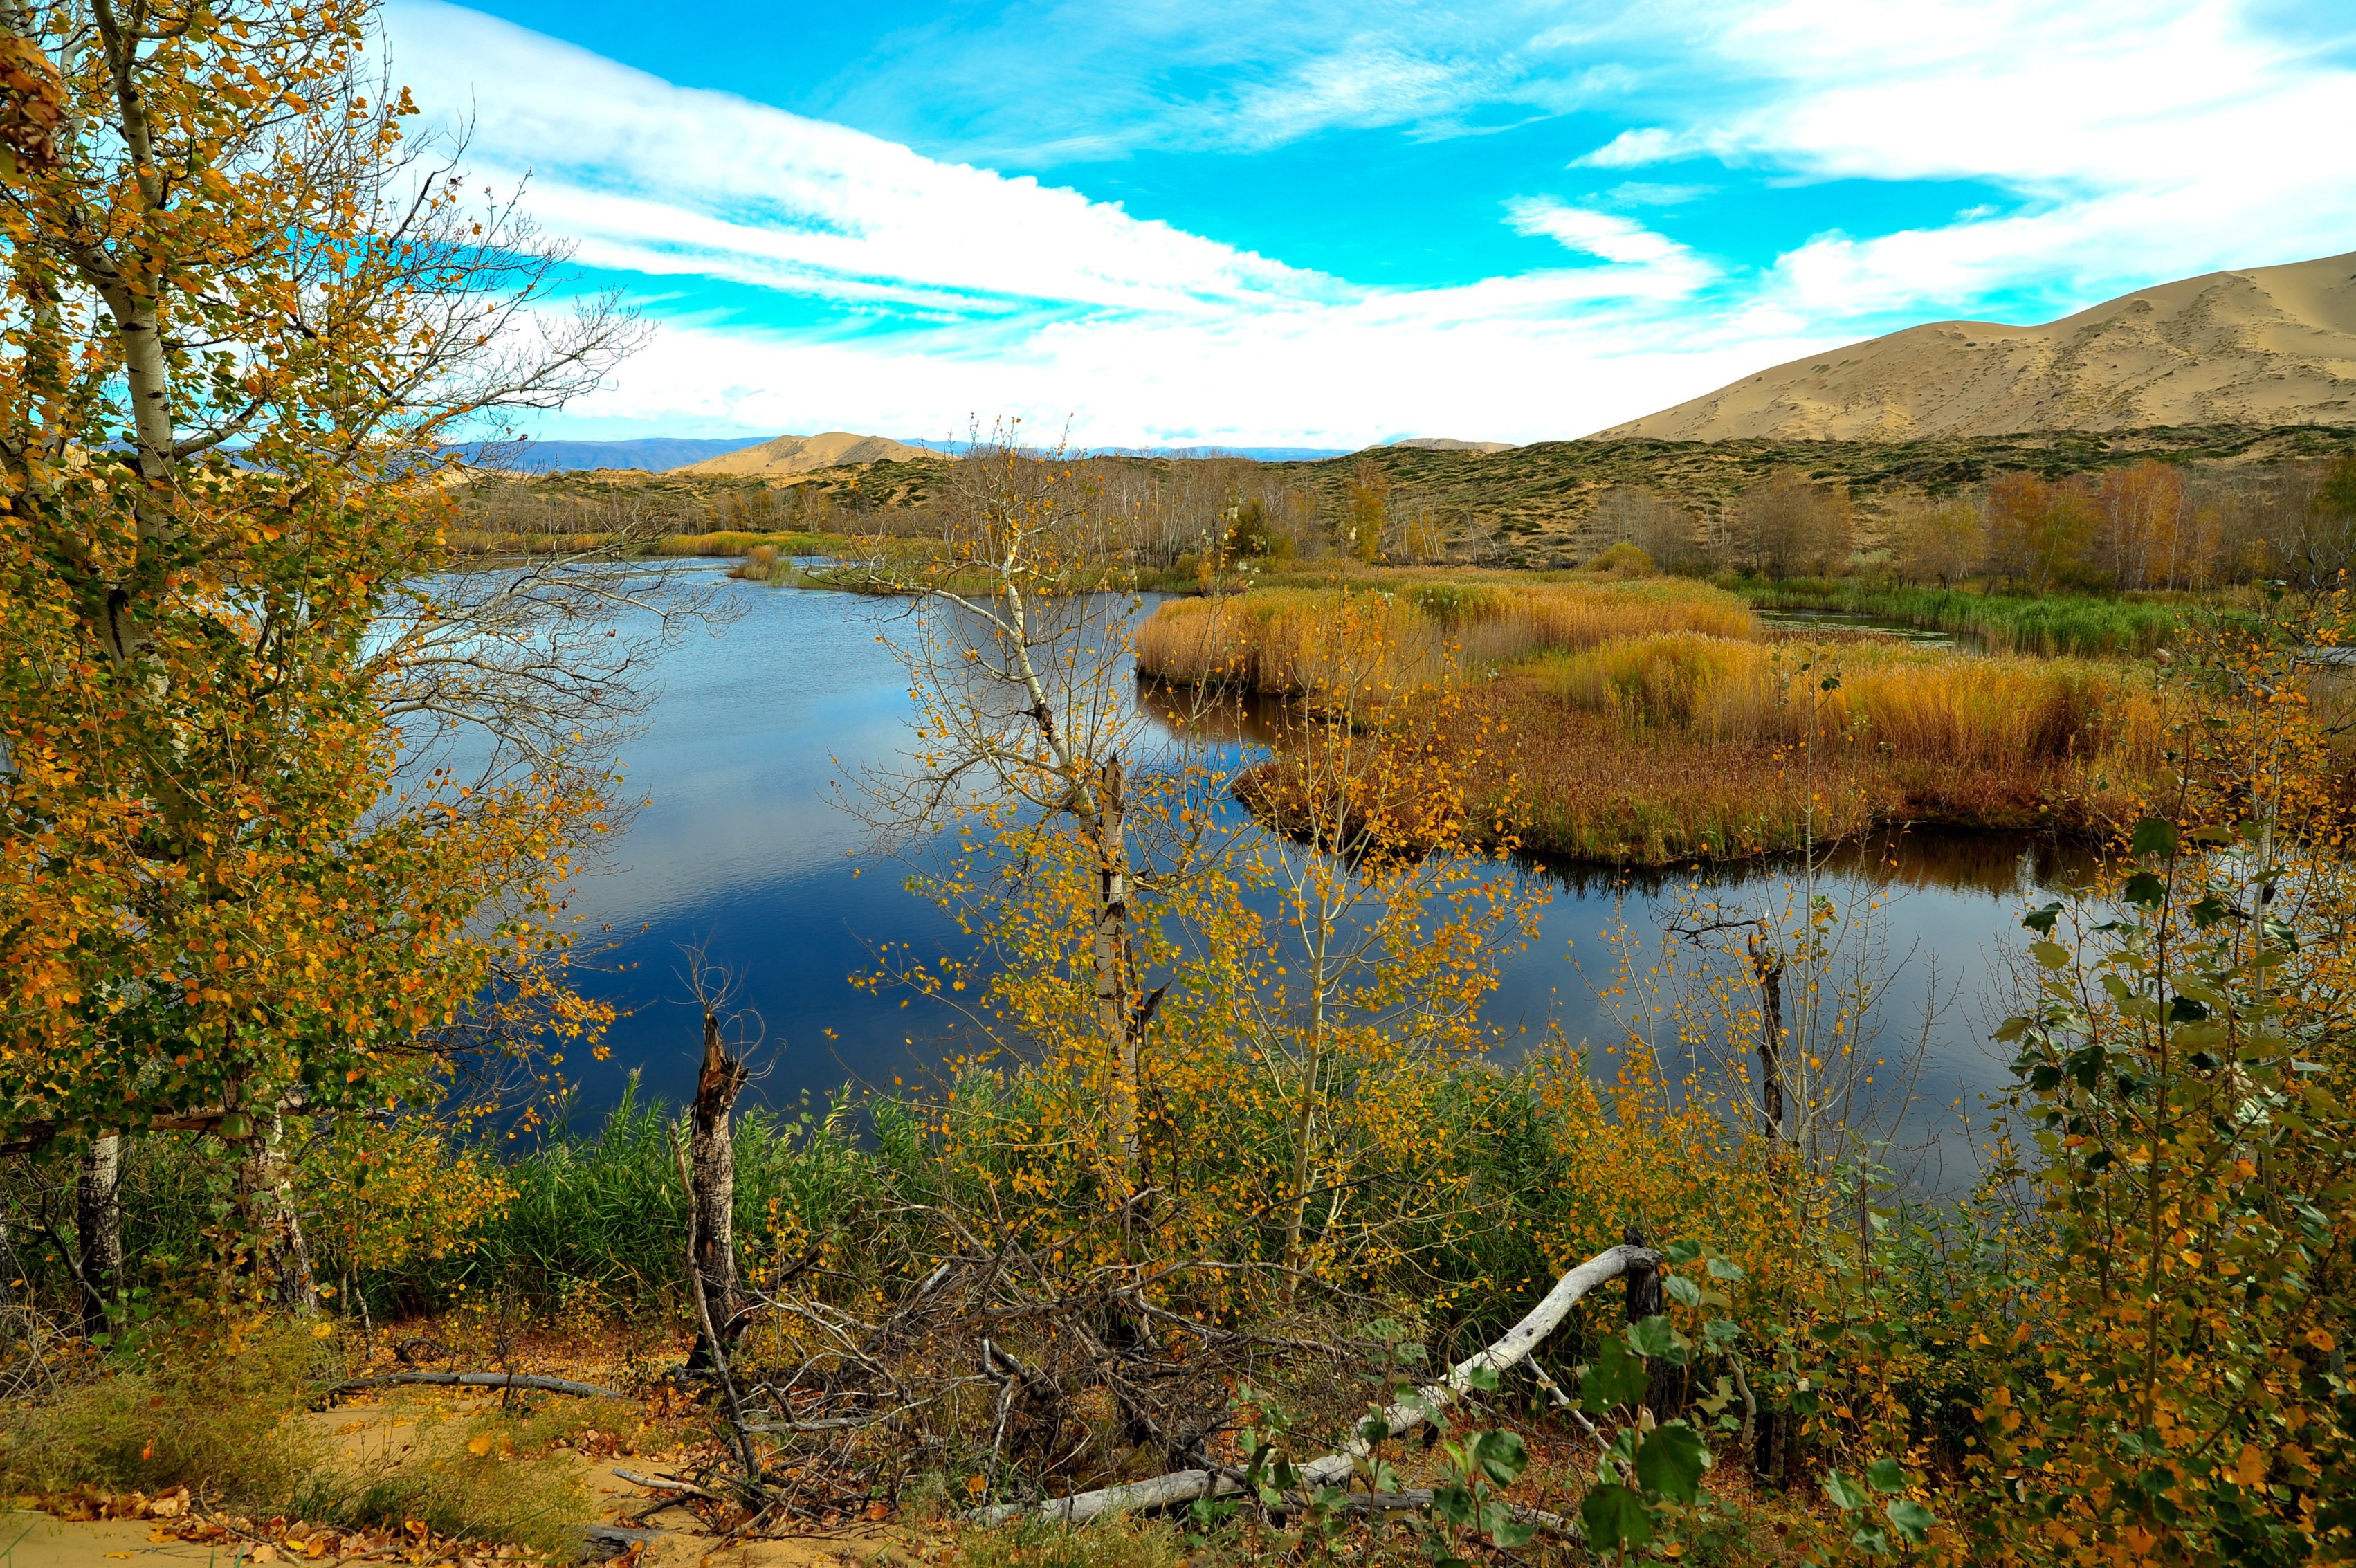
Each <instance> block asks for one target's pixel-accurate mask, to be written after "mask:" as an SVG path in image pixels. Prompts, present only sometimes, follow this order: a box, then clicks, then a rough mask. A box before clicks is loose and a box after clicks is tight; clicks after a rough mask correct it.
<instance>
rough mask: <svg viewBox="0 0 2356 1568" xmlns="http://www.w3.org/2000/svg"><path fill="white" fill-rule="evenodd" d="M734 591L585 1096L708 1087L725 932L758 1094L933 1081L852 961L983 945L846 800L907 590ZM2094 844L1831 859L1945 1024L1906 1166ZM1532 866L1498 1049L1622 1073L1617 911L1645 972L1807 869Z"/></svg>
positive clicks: (675, 680)
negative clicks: (689, 986)
mask: <svg viewBox="0 0 2356 1568" xmlns="http://www.w3.org/2000/svg"><path fill="white" fill-rule="evenodd" d="M723 592H725V593H727V594H729V595H731V596H733V598H734V601H735V603H736V605H737V607H738V608H739V609H740V610H741V614H740V615H738V617H737V618H734V619H733V620H730V621H727V622H725V623H724V624H721V625H718V626H716V627H714V628H712V629H710V630H709V631H708V632H700V633H697V634H694V635H691V636H690V637H689V638H687V639H684V640H682V641H680V642H678V643H676V644H674V645H672V646H671V647H669V649H668V650H665V651H664V652H663V653H662V654H661V656H660V658H659V671H658V675H659V682H660V686H661V694H660V698H659V702H658V703H657V704H656V706H655V708H654V710H653V714H652V715H651V721H650V723H649V724H648V726H647V728H646V729H645V730H644V731H643V733H641V734H640V735H638V736H637V737H635V738H634V739H633V740H632V741H631V742H630V744H629V745H628V746H627V747H626V750H625V752H624V754H623V757H622V763H623V768H624V770H625V773H626V779H627V781H628V789H629V791H630V794H631V795H632V796H633V797H634V798H642V799H644V800H646V801H647V802H648V803H647V804H646V805H645V807H644V808H643V809H642V810H640V811H638V812H637V816H636V818H635V820H634V821H633V822H632V823H631V825H630V827H629V829H628V832H626V835H624V836H623V838H622V839H621V841H620V842H619V843H617V844H616V846H615V848H614V850H613V851H612V853H611V854H610V857H609V859H608V862H607V864H606V865H605V866H604V867H603V868H602V869H600V870H599V871H597V872H596V873H594V874H593V875H589V876H588V877H586V878H584V881H583V882H582V883H581V884H580V886H579V888H578V893H577V896H576V897H575V899H574V903H573V911H574V913H576V914H577V915H579V916H581V917H582V918H583V927H582V936H583V940H582V946H583V949H584V951H589V952H592V953H595V952H597V951H598V950H600V949H602V950H603V952H602V956H600V957H598V958H597V959H596V964H597V967H596V968H595V969H594V970H593V971H592V972H588V973H585V974H584V975H583V976H582V977H581V978H582V980H583V982H584V988H585V989H587V990H589V991H590V992H591V993H593V994H596V995H599V996H602V997H605V998H606V999H608V1000H611V1001H613V1002H615V1003H616V1004H618V1005H620V1006H621V1007H623V1008H626V1009H628V1012H627V1013H626V1015H625V1016H624V1017H622V1018H621V1019H620V1020H619V1021H618V1022H617V1023H616V1026H615V1027H614V1030H613V1032H612V1035H611V1036H610V1040H611V1044H612V1047H613V1050H612V1056H611V1060H610V1061H608V1062H606V1063H604V1064H588V1063H584V1062H580V1061H575V1062H573V1064H571V1069H572V1070H573V1076H574V1080H575V1082H576V1083H577V1084H578V1086H579V1089H580V1103H581V1109H582V1110H583V1111H584V1112H589V1113H594V1112H596V1111H597V1110H600V1109H602V1108H603V1107H605V1106H607V1105H610V1104H611V1103H613V1101H615V1100H616V1098H618V1096H619V1095H620V1093H621V1092H622V1089H623V1085H624V1083H625V1081H626V1079H625V1075H626V1073H628V1072H630V1071H634V1070H635V1071H637V1072H640V1073H641V1074H642V1076H643V1080H644V1082H645V1085H646V1088H647V1089H648V1090H649V1091H651V1092H654V1093H657V1094H660V1095H662V1096H664V1097H666V1098H669V1099H672V1100H677V1099H679V1098H681V1097H682V1096H683V1095H684V1093H685V1091H686V1090H687V1089H688V1088H689V1086H690V1084H691V1080H692V1076H693V1063H694V1058H695V1055H696V1050H697V1046H698V1031H697V1027H696V1020H695V1017H694V1015H692V1014H691V1012H690V1011H689V1010H688V1009H687V1008H686V1007H684V1006H682V1005H680V1004H679V1003H678V1000H677V999H678V997H679V996H680V993H681V987H680V982H679V979H678V973H679V971H680V967H681V963H682V959H681V955H680V946H681V944H684V943H691V942H700V943H702V944H704V946H705V947H706V949H707V950H708V953H709V956H710V958H711V960H712V961H714V962H716V963H720V964H723V965H726V966H727V967H729V968H730V969H732V970H733V971H734V972H735V973H736V974H737V976H738V977H739V980H740V983H741V985H742V993H741V1001H742V1004H744V1005H745V1006H747V1007H750V1008H751V1009H753V1010H754V1011H755V1012H756V1013H757V1014H758V1015H759V1016H760V1018H761V1020H762V1021H763V1024H764V1025H765V1026H766V1047H765V1050H764V1052H763V1056H762V1059H763V1060H764V1062H765V1063H766V1067H767V1071H766V1077H765V1078H764V1079H762V1080H761V1081H760V1083H759V1084H758V1085H757V1086H756V1088H755V1090H754V1091H753V1092H754V1096H755V1098H756V1099H759V1100H764V1101H767V1102H768V1103H770V1104H772V1105H777V1106H785V1105H790V1104H793V1103H795V1102H796V1101H798V1099H799V1097H800V1096H802V1095H803V1094H805V1093H808V1094H809V1095H810V1096H811V1097H812V1098H813V1099H814V1100H816V1101H824V1100H826V1099H827V1098H828V1097H830V1096H831V1095H832V1094H834V1093H835V1092H837V1091H838V1090H841V1089H842V1088H843V1087H844V1086H845V1085H846V1084H849V1085H866V1086H879V1085H880V1086H886V1087H888V1086H889V1085H890V1084H891V1083H892V1081H893V1080H894V1078H895V1077H896V1078H903V1079H910V1080H911V1081H913V1080H915V1079H917V1078H919V1077H921V1076H922V1075H924V1074H925V1073H926V1071H927V1070H928V1069H929V1068H930V1067H931V1065H932V1064H933V1063H934V1062H936V1061H937V1060H938V1059H939V1058H941V1057H942V1056H943V1055H944V1054H945V1053H946V1052H947V1051H948V1050H951V1049H956V1048H958V1045H957V1043H956V1039H957V1037H956V1036H955V1033H954V1026H953V1020H952V1019H950V1018H949V1017H948V1016H947V1015H942V1014H928V1013H926V1012H925V1011H923V1010H922V1004H912V1005H910V1006H907V1007H903V1006H902V1005H901V1003H900V999H899V998H898V997H897V996H895V995H891V994H884V995H878V994H875V993H872V992H869V991H866V990H863V989H862V988H860V987H859V986H857V985H855V984H853V983H852V979H851V977H852V976H853V975H854V974H856V973H858V972H862V971H864V970H866V969H868V968H870V967H872V963H873V949H874V947H875V945H876V944H879V943H884V942H889V943H894V944H901V943H905V944H909V945H910V946H911V947H913V948H914V950H916V954H917V955H919V956H926V957H929V956H932V955H936V954H944V953H949V954H966V953H969V952H970V950H971V948H970V941H969V939H966V938H964V937H962V936H961V935H960V933H958V931H957V930H956V929H955V928H954V927H953V926H952V925H951V924H950V923H949V921H948V919H947V918H945V917H944V916H942V915H941V914H940V912H939V911H937V909H936V908H933V906H931V905H930V904H928V903H927V902H926V901H924V900H923V899H921V898H919V897H916V896H914V895H912V894H911V893H909V892H907V891H906V890H905V887H904V886H903V882H904V879H905V868H903V867H901V866H899V865H896V864H894V863H893V862H890V861H888V860H881V859H878V858H875V857H873V855H871V854H868V849H869V834H868V830H867V829H866V828H865V827H864V826H863V824H862V822H860V821H859V820H858V819H857V817H856V816H854V815H853V814H852V813H851V811H848V810H846V809H845V806H844V804H843V800H842V796H841V791H842V790H843V789H847V788H852V787H854V786H853V785H851V783H850V782H849V780H850V779H851V777H852V776H853V775H855V773H856V770H857V769H858V768H860V767H861V766H862V765H863V764H870V763H879V762H889V761H891V760H892V759H893V758H894V757H897V756H899V755H900V753H901V751H902V748H903V747H904V746H905V740H906V725H907V721H908V717H909V714H910V702H909V697H908V690H907V677H906V674H905V671H904V670H903V668H902V666H901V664H900V663H899V661H898V660H897V659H896V658H895V657H894V652H893V647H892V644H893V641H894V639H896V638H899V637H901V636H903V635H904V634H905V630H906V628H907V622H906V619H905V608H904V607H902V606H899V605H897V604H894V603H893V602H889V601H881V600H875V599H869V598H862V597H857V596H849V595H841V594H831V593H817V592H808V591H798V590H792V589H773V588H768V587H765V586H763V585H755V584H743V585H738V584H730V585H727V587H726V588H725V589H724V590H723ZM2076 865H2077V863H2076V861H2075V860H2074V858H2073V857H2072V855H2071V854H2069V853H2067V852H2066V851H2065V850H2063V849H2061V847H2060V846H2057V845H2054V844H2052V843H2050V842H2039V841H2035V840H2031V839H2027V838H2003V837H1998V838H1991V837H1987V836H1985V835H1980V836H1966V835H1959V834H1934V833H1928V832H1921V833H1914V834H1909V835H1906V836H1905V837H1904V838H1903V839H1901V840H1900V841H1899V842H1898V843H1897V844H1896V845H1895V847H1894V849H1893V848H1890V847H1888V846H1885V847H1883V848H1882V849H1880V850H1878V851H1876V852H1874V853H1870V854H1858V853H1856V852H1849V853H1846V854H1841V855H1839V856H1837V857H1836V858H1835V860H1834V861H1833V863H1832V864H1831V865H1828V866H1826V867H1824V868H1822V869H1820V870H1819V871H1818V873H1817V878H1816V880H1817V883H1818V885H1819V890H1820V891H1822V892H1824V893H1826V894H1827V895H1829V896H1830V897H1834V898H1835V900H1836V901H1837V903H1840V904H1843V905H1844V906H1849V905H1857V906H1861V905H1863V904H1865V903H1868V902H1871V903H1873V904H1874V905H1875V906H1876V907H1877V913H1876V914H1875V916H1874V917H1873V925H1872V931H1871V936H1872V939H1873V940H1872V942H1871V944H1870V945H1871V947H1872V948H1873V949H1874V950H1875V952H1876V955H1877V956H1876V957H1875V958H1874V961H1875V962H1877V963H1879V964H1882V965H1885V966H1890V967H1893V968H1894V969H1895V971H1896V974H1895V979H1894V981H1893V983H1891V985H1890V989H1889V991H1888V992H1887V993H1886V995H1887V1004H1886V1011H1885V1012H1884V1014H1883V1015H1882V1016H1883V1023H1884V1032H1883V1034H1882V1036H1881V1037H1880V1038H1879V1040H1877V1041H1876V1042H1874V1044H1873V1046H1872V1047H1871V1048H1872V1049H1874V1050H1877V1051H1879V1052H1881V1053H1883V1055H1885V1056H1887V1057H1888V1058H1891V1059H1892V1060H1894V1061H1902V1060H1903V1059H1904V1058H1906V1057H1907V1056H1908V1055H1909V1054H1911V1050H1912V1042H1914V1041H1916V1040H1921V1041H1923V1042H1925V1043H1926V1045H1927V1051H1926V1052H1925V1053H1924V1059H1923V1064H1922V1071H1921V1074H1920V1076H1919V1079H1917V1080H1916V1082H1917V1094H1918V1097H1919V1100H1920V1103H1919V1104H1918V1106H1917V1108H1916V1109H1915V1110H1914V1111H1913V1112H1912V1113H1910V1114H1909V1115H1908V1116H1907V1117H1906V1118H1905V1122H1906V1128H1905V1133H1904V1135H1903V1136H1902V1137H1901V1140H1900V1142H1901V1144H1907V1145H1920V1148H1919V1149H1918V1150H1917V1152H1916V1153H1914V1154H1912V1155H1902V1156H1901V1157H1897V1158H1894V1159H1893V1163H1895V1164H1900V1165H1908V1164H1909V1163H1910V1162H1912V1163H1913V1164H1914V1165H1917V1166H1919V1167H1920V1168H1919V1169H1918V1170H1917V1174H1918V1176H1920V1178H1921V1179H1922V1180H1924V1181H1925V1182H1927V1183H1928V1184H1929V1185H1932V1186H1935V1187H1952V1186H1954V1184H1955V1183H1956V1182H1957V1181H1958V1180H1959V1179H1962V1178H1964V1177H1965V1176H1966V1174H1967V1173H1966V1170H1965V1166H1967V1165H1968V1161H1969V1154H1968V1141H1967V1140H1963V1139H1959V1138H1957V1137H1955V1136H1954V1135H1952V1133H1950V1132H1949V1131H1948V1129H1949V1126H1950V1116H1951V1113H1950V1112H1948V1111H1947V1107H1949V1106H1950V1105H1951V1104H1952V1103H1953V1102H1954V1101H1957V1100H1958V1099H1961V1100H1964V1101H1965V1102H1967V1103H1971V1102H1975V1101H1976V1097H1977V1096H1979V1095H1981V1094H1983V1093H1986V1092H1989V1091H1993V1090H1996V1089H1997V1088H1998V1087H2000V1086H2001V1084H2002V1082H2003V1080H2004V1076H2005V1074H2004V1068H2003V1058H2002V1057H2000V1056H1999V1055H1998V1054H1997V1047H1990V1046H1988V1045H1987V1044H1986V1043H1985V1042H1986V1039H1987V1035H1988V1033H1989V1031H1990V1029H1991V1027H1992V1026H1993V1025H1994V1023H1995V1021H1996V1020H1997V1019H1998V1018H2000V1017H2001V1016H2003V1015H2004V1013H2005V1012H2006V1011H2008V1007H2007V1006H2006V1001H2005V994H2006V993H2005V990H2004V977H2005V975H2006V973H2007V972H2008V966H2007V964H2006V961H2005V959H2004V954H2005V952H2006V951H2007V950H2008V949H2009V948H2010V946H2011V945H2012V939H2013V937H2014V935H2015V934H2016V933H2017V930H2018V922H2019V912H2020V909H2021V907H2022V905H2023V903H2024V901H2025V900H2026V899H2027V898H2028V897H2029V895H2030V894H2032V893H2033V892H2035V891H2036V889H2037V888H2038V887H2039V886H2043V885H2046V884H2049V883H2051V882H2053V881H2054V880H2056V879H2057V878H2061V877H2065V876H2067V875H2070V874H2072V871H2073V870H2074V869H2076ZM1517 874H1518V875H1524V876H1526V877H1528V878H1530V879H1531V881H1532V883H1533V884H1534V886H1537V887H1539V888H1540V889H1542V890H1543V891H1545V892H1546V893H1547V895H1548V902H1547V905H1546V907H1545V908H1544V910H1543V913H1542V915H1541V917H1540V924H1539V929H1538V933H1537V938H1536V940H1533V941H1531V942H1530V943H1529V944H1528V945H1527V946H1526V948H1524V949H1523V950H1520V951H1518V952H1515V953H1512V954H1510V955H1508V957H1507V958H1506V960H1505V970H1504V974H1503V981H1502V984H1501V986H1500V988H1499V990H1498V992H1497V993H1496V995H1495V996H1494V998H1493V1000H1492V1002H1491V1004H1490V1005H1489V1009H1488V1011H1489V1013H1490V1015H1491V1017H1492V1018H1493V1020H1494V1021H1495V1022H1497V1023H1499V1024H1501V1025H1503V1026H1504V1037H1503V1039H1502V1042H1501V1044H1500V1046H1499V1047H1498V1048H1497V1049H1498V1054H1499V1055H1500V1056H1501V1057H1510V1056H1512V1055H1515V1054H1518V1052H1519V1051H1521V1050H1523V1049H1525V1048H1526V1047H1527V1045H1528V1043H1529V1042H1531V1041H1535V1040H1538V1039H1541V1038H1544V1037H1545V1036H1547V1033H1548V1031H1549V1030H1558V1031H1559V1032H1560V1034H1561V1035H1562V1036H1563V1037H1564V1038H1565V1039H1566V1040H1568V1041H1569V1042H1571V1043H1574V1044H1575V1043H1578V1042H1580V1041H1582V1040H1583V1041H1587V1042H1589V1043H1590V1045H1591V1047H1592V1054H1591V1058H1590V1059H1591V1062H1592V1064H1593V1067H1594V1069H1595V1070H1596V1071H1598V1072H1604V1073H1608V1072H1610V1071H1612V1070H1615V1069H1616V1066H1617V1063H1618V1061H1619V1060H1620V1059H1621V1058H1619V1057H1618V1056H1617V1055H1616V1054H1615V1047H1619V1046H1620V1045H1621V1043H1622V1038H1623V1033H1624V1032H1623V1031H1622V1028H1621V1026H1619V1025H1618V1024H1617V1023H1615V1022H1614V1019H1613V1015H1612V1009H1611V1006H1610V1005H1609V1004H1607V1002H1606V1001H1605V999H1604V998H1603V997H1602V995H1601V993H1603V992H1606V991H1608V990H1609V989H1610V988H1611V987H1612V985H1613V984H1614V983H1615V981H1616V980H1617V979H1618V976H1617V974H1616V967H1617V966H1616V964H1615V962H1614V961H1613V958H1612V952H1611V950H1610V949H1609V947H1608V946H1607V944H1606V943H1605V941H1604V940H1602V936H1603V933H1604V931H1605V929H1607V927H1615V926H1617V927H1620V928H1622V929H1625V930H1626V931H1627V932H1628V933H1630V935H1631V936H1632V937H1633V939H1634V940H1635V942H1636V944H1637V946H1636V949H1635V952H1636V955H1637V961H1638V966H1639V970H1640V972H1641V971H1642V970H1644V969H1645V968H1648V967H1649V966H1650V964H1651V962H1652V961H1654V959H1655V957H1656V956H1657V953H1658V951H1659V949H1660V947H1661V944H1662V942H1663V941H1664V940H1665V939H1664V937H1663V925H1664V922H1665V921H1667V920H1670V919H1672V918H1676V916H1677V915H1678V913H1679V911H1680V910H1681V909H1682V908H1685V907H1687V906H1688V905H1690V904H1691V903H1692V902H1693V901H1694V900H1696V899H1701V900H1715V901H1716V902H1717V903H1719V905H1721V906H1724V907H1728V908H1739V909H1740V910H1741V911H1743V912H1746V913H1749V912H1767V911H1773V910H1781V909H1783V908H1786V907H1787V906H1789V905H1790V904H1792V902H1793V900H1794V896H1795V891H1796V889H1795V884H1796V881H1797V878H1798V876H1799V875H1800V874H1799V870H1798V868H1797V867H1794V866H1792V865H1780V866H1779V865H1743V866H1734V867H1726V868H1719V869H1717V870H1711V871H1704V872H1701V873H1698V874H1694V873H1687V874H1684V875H1667V876H1664V875H1633V876H1631V875H1622V874H1620V873H1617V872H1613V871H1611V870H1608V869H1601V868H1597V867H1593V866H1581V865H1559V864H1553V863H1547V862H1543V861H1529V862H1526V863H1524V864H1523V865H1521V866H1520V867H1519V869H1518V872H1517ZM1668 1065H1669V1066H1670V1067H1671V1068H1672V1069H1678V1068H1680V1067H1682V1066H1683V1065H1684V1064H1682V1063H1678V1062H1671V1063H1669V1064H1668ZM1890 1076H1891V1075H1890V1074H1884V1075H1883V1077H1884V1080H1885V1082H1887V1081H1888V1079H1889V1078H1890Z"/></svg>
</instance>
